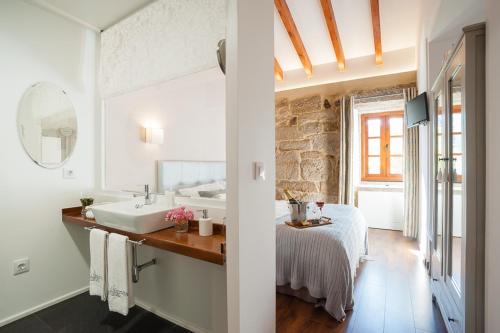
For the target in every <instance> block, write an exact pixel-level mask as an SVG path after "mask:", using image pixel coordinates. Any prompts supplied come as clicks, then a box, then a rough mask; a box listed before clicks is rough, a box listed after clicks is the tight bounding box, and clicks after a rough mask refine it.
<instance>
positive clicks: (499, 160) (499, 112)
mask: <svg viewBox="0 0 500 333" xmlns="http://www.w3.org/2000/svg"><path fill="white" fill-rule="evenodd" d="M486 13H487V14H486V15H487V18H486V285H485V288H486V304H485V306H486V311H485V312H486V313H485V316H486V325H485V327H486V332H487V333H493V332H498V331H500V316H499V315H498V309H499V308H500V297H499V295H500V284H499V281H500V261H499V260H498V258H499V256H500V242H499V241H498V238H499V236H500V223H499V222H500V221H499V220H500V205H499V198H500V174H499V173H498V168H499V166H500V146H499V144H498V143H499V142H500V131H499V130H498V128H499V126H500V109H499V103H498V96H499V95H498V92H499V91H500V83H499V78H500V58H499V56H498V55H499V54H500V38H499V36H500V17H499V16H498V13H500V2H499V1H497V0H487V1H486Z"/></svg>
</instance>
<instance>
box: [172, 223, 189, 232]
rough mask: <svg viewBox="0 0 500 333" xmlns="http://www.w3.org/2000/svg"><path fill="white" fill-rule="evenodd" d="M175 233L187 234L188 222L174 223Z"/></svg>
mask: <svg viewBox="0 0 500 333" xmlns="http://www.w3.org/2000/svg"><path fill="white" fill-rule="evenodd" d="M175 231H176V232H188V231H189V221H188V220H180V221H177V222H176V223H175Z"/></svg>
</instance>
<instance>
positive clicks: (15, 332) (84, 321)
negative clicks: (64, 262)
mask: <svg viewBox="0 0 500 333" xmlns="http://www.w3.org/2000/svg"><path fill="white" fill-rule="evenodd" d="M53 332H58V333H101V332H103V333H108V332H117V333H118V332H119V333H189V331H188V330H186V329H184V328H182V327H180V326H177V325H175V324H173V323H171V322H169V321H167V320H164V319H162V318H160V317H158V316H156V315H154V314H152V313H151V312H148V311H146V310H143V309H141V308H139V307H137V306H135V307H133V308H132V309H130V311H129V314H128V316H122V315H120V314H117V313H113V312H109V310H108V304H107V303H105V302H101V300H100V299H99V298H98V297H94V296H89V295H88V294H87V293H85V294H81V295H78V296H76V297H73V298H71V299H69V300H67V301H64V302H61V303H58V304H56V305H53V306H51V307H49V308H47V309H44V310H41V311H39V312H37V313H34V314H32V315H30V316H28V317H25V318H23V319H20V320H18V321H15V322H13V323H11V324H9V325H6V326H3V327H0V333H53Z"/></svg>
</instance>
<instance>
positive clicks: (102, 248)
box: [89, 229, 108, 301]
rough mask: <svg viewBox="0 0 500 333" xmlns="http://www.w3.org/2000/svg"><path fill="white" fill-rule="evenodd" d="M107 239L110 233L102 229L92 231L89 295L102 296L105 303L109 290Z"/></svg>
mask: <svg viewBox="0 0 500 333" xmlns="http://www.w3.org/2000/svg"><path fill="white" fill-rule="evenodd" d="M107 237H108V232H107V231H104V230H100V229H92V230H91V231H90V284H89V285H90V287H89V293H90V295H94V296H101V300H103V301H105V300H106V296H107V292H108V288H107V286H106V282H107V277H106V270H107V267H106V266H107V263H106V261H107V254H106V247H107Z"/></svg>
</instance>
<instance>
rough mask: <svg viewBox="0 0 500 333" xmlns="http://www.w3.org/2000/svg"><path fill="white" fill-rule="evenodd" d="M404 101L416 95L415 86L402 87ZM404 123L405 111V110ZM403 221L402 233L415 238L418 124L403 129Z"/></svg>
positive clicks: (417, 209) (417, 218) (416, 233)
mask: <svg viewBox="0 0 500 333" xmlns="http://www.w3.org/2000/svg"><path fill="white" fill-rule="evenodd" d="M403 91H404V98H405V102H407V101H409V100H412V99H413V98H415V97H416V96H417V88H415V87H413V88H407V89H403ZM405 124H406V112H405ZM404 147H405V148H404V149H405V150H404V174H403V180H404V222H403V235H404V236H405V237H411V238H417V237H418V230H419V193H418V192H419V191H418V190H419V180H418V172H419V163H418V151H419V147H418V126H416V127H412V128H407V129H406V130H405V131H404Z"/></svg>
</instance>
